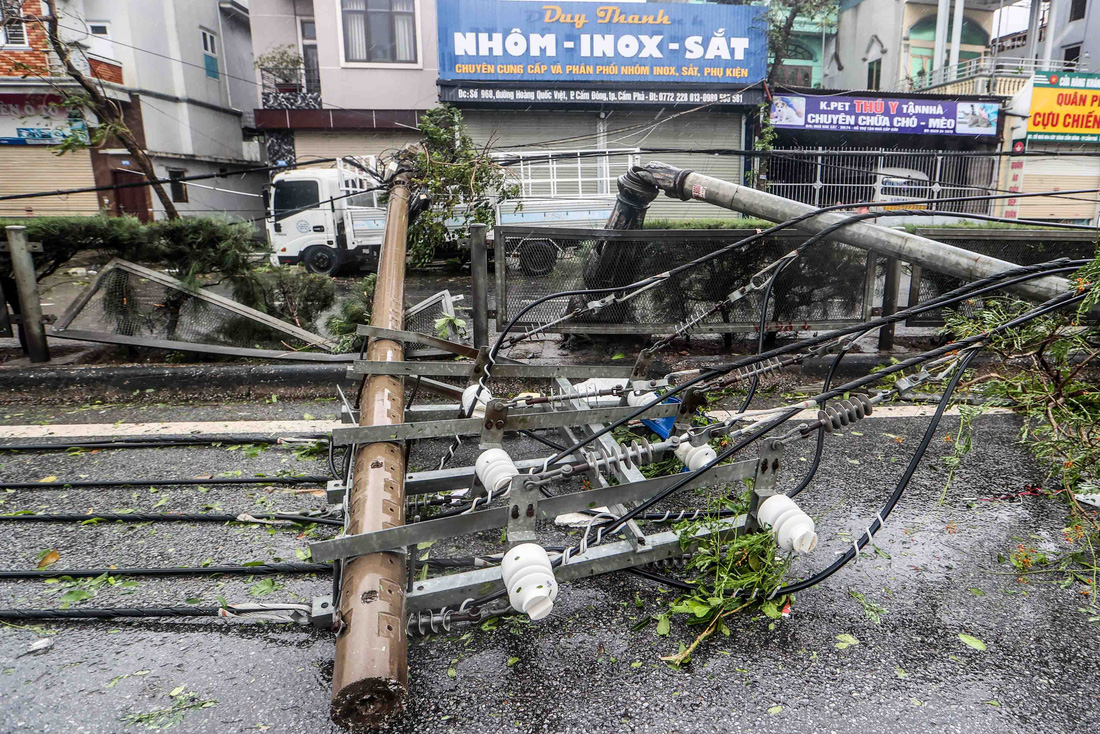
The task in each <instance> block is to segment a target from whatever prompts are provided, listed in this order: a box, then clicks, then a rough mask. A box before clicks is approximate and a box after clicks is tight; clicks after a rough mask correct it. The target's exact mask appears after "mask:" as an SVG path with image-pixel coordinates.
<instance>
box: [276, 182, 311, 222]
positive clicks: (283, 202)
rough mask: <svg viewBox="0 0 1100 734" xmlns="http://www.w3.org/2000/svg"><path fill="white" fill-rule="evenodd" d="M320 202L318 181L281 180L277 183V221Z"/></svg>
mask: <svg viewBox="0 0 1100 734" xmlns="http://www.w3.org/2000/svg"><path fill="white" fill-rule="evenodd" d="M318 204H320V196H319V194H318V186H317V182H316V181H279V182H277V183H276V184H275V207H274V214H275V221H279V220H280V219H286V218H287V217H289V216H291V215H292V214H297V213H298V212H300V211H302V210H304V209H310V208H312V207H315V206H317V205H318Z"/></svg>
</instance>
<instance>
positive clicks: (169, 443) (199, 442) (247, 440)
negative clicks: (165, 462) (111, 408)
mask: <svg viewBox="0 0 1100 734" xmlns="http://www.w3.org/2000/svg"><path fill="white" fill-rule="evenodd" d="M284 438H290V437H288V436H282V437H276V438H272V437H270V436H251V435H239V436H194V437H183V438H165V437H161V436H157V437H156V438H125V437H120V438H110V439H101V440H87V441H46V442H42V443H0V451H40V452H42V451H68V450H70V449H164V448H175V447H187V446H210V445H217V444H226V445H229V446H247V445H249V444H267V445H277V444H280V443H282V442H283V439H284ZM292 438H300V439H304V440H307V441H328V440H329V436H321V435H311V436H293V437H292Z"/></svg>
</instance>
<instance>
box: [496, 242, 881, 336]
mask: <svg viewBox="0 0 1100 734" xmlns="http://www.w3.org/2000/svg"><path fill="white" fill-rule="evenodd" d="M753 234H755V231H753V230H636V231H615V230H565V229H550V228H534V227H532V228H522V227H498V228H497V230H496V245H495V247H496V252H497V253H498V256H497V258H496V282H497V289H498V292H497V296H498V301H497V302H498V304H499V305H498V311H497V328H498V329H503V327H504V326H505V325H506V324H507V323H508V322H509V321H510V320H511V319H512V318H515V317H517V316H519V320H518V322H517V326H518V327H520V328H522V329H524V330H526V331H537V330H541V329H542V325H544V324H547V323H548V322H551V321H553V320H554V319H557V318H560V317H561V316H562V315H564V314H565V313H566V312H567V311H569V310H571V309H572V308H574V307H575V306H576V305H577V304H578V303H584V302H587V301H590V300H594V299H595V298H596V297H597V296H574V297H560V298H553V299H550V300H547V301H545V302H543V303H540V304H538V305H536V306H534V307H533V308H531V309H530V310H529V311H527V312H526V313H524V314H523V315H522V316H520V313H521V312H522V311H523V310H524V309H525V308H527V307H528V306H530V305H531V304H532V303H534V302H536V301H538V300H539V299H540V298H543V297H545V296H547V295H550V294H552V293H557V292H560V291H569V290H583V289H591V288H613V287H620V286H626V285H629V284H631V283H634V282H636V281H639V280H642V279H643V278H646V277H648V276H651V275H655V274H658V273H662V272H665V271H667V270H670V269H672V268H674V267H676V266H677V265H681V264H683V263H686V262H689V261H692V260H695V259H697V258H699V257H702V256H704V255H707V254H709V253H712V252H714V251H716V250H719V249H721V248H723V247H726V246H728V245H731V244H733V243H736V242H738V241H739V240H742V239H745V238H747V237H750V236H751V235H753ZM804 240H805V237H804V236H802V237H799V236H785V237H769V238H765V239H764V240H762V241H757V242H754V243H752V244H749V245H747V246H745V247H744V248H742V249H738V250H736V251H733V252H730V253H728V254H725V255H722V256H720V257H717V258H715V259H713V260H710V261H708V262H705V263H703V264H701V265H699V266H697V267H694V268H691V269H689V270H687V271H685V272H683V273H679V274H677V275H674V276H672V277H671V278H669V279H668V280H667V281H665V282H663V283H662V284H661V285H659V286H657V287H655V288H650V289H647V290H645V291H644V292H643V293H641V294H639V295H638V296H636V297H634V298H632V299H631V300H629V301H627V302H625V303H618V304H613V305H611V306H608V307H605V308H603V309H602V310H600V311H599V312H597V313H592V314H587V315H584V316H581V317H579V318H577V319H575V320H571V321H569V322H567V323H562V324H559V325H556V326H553V327H552V328H550V329H548V330H551V331H558V332H563V333H592V334H597V333H599V334H668V333H672V332H675V331H676V330H677V328H678V326H679V325H680V324H683V323H684V322H685V321H688V320H690V319H692V318H694V317H695V316H697V315H698V314H700V313H701V312H704V311H706V310H708V309H710V308H711V307H712V306H714V305H715V304H716V303H718V302H720V301H722V300H723V299H725V298H726V297H727V296H728V295H729V294H730V293H731V292H732V291H734V290H736V289H738V288H741V287H742V286H745V285H747V284H748V283H749V282H750V280H751V278H752V276H753V275H754V274H755V273H757V272H758V271H759V270H760V269H761V268H763V267H764V266H766V265H767V264H768V263H771V262H773V261H775V260H776V259H778V258H780V257H782V256H783V255H785V254H786V253H788V252H790V251H791V250H792V249H793V248H794V247H795V246H796V245H797V244H798V243H799V242H802V241H804ZM873 287H874V282H873V270H872V271H871V272H870V273H869V269H868V256H867V253H866V252H865V251H863V250H860V249H858V248H854V247H849V246H847V245H841V244H837V243H832V242H821V243H819V244H817V245H815V246H813V247H811V248H809V249H808V250H807V251H806V252H805V253H804V254H803V255H802V257H800V258H798V259H797V260H795V261H794V262H793V263H792V264H791V265H790V266H789V267H788V268H787V269H786V270H785V271H784V272H783V273H782V274H781V275H780V276H779V277H778V278H777V279H776V282H775V285H774V288H773V292H772V298H771V299H770V302H769V306H768V325H767V330H768V331H794V330H807V329H817V328H830V327H831V326H836V325H841V324H848V323H855V322H859V321H862V320H863V319H864V318H866V317H867V316H868V315H869V313H870V302H869V300H870V299H869V294H870V293H873ZM760 304H761V292H760V291H755V292H753V293H751V294H750V295H749V296H747V297H745V298H743V299H741V300H740V301H738V302H736V303H734V304H733V305H731V306H729V307H727V308H725V309H723V310H721V311H719V312H717V313H715V314H713V315H711V316H708V317H707V318H706V319H704V320H703V321H702V323H701V324H700V325H699V326H698V327H696V328H693V329H692V331H695V332H709V333H730V332H738V331H752V330H755V329H756V328H757V327H758V322H759V318H760V313H759V309H760Z"/></svg>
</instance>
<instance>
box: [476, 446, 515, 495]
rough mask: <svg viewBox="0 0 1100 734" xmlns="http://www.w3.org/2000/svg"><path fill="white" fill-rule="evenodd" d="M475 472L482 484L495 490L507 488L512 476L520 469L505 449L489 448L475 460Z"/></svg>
mask: <svg viewBox="0 0 1100 734" xmlns="http://www.w3.org/2000/svg"><path fill="white" fill-rule="evenodd" d="M474 472H475V473H476V474H477V478H478V479H480V480H481V483H482V485H484V486H485V487H486V488H487V489H491V490H493V491H494V492H499V491H501V490H503V489H507V488H508V485H509V484H511V482H512V477H514V476H518V475H519V469H517V468H516V465H515V462H513V461H512V457H511V456H509V455H508V452H507V451H505V450H504V449H487V450H485V451H482V452H481V456H479V457H477V461H475V462H474Z"/></svg>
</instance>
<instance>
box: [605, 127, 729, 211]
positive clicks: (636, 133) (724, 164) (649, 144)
mask: <svg viewBox="0 0 1100 734" xmlns="http://www.w3.org/2000/svg"><path fill="white" fill-rule="evenodd" d="M668 116H669V113H668V112H667V111H665V112H662V113H660V114H659V115H658V114H657V113H654V112H645V113H643V112H630V113H620V112H616V113H614V114H612V115H611V116H610V117H609V118H608V120H607V128H608V135H607V147H609V148H616V147H624V148H626V147H639V148H689V149H690V148H733V149H738V148H740V147H741V124H742V119H743V118H742V115H741V114H740V113H730V114H722V113H716V112H689V113H688V114H686V115H681V116H679V117H676V118H673V119H670V120H668V121H667V122H661V123H659V124H656V125H653V123H656V122H657V121H658V120H661V119H663V118H666V117H668ZM638 125H641V127H638V128H637V129H635V130H627V131H624V132H622V133H618V134H616V133H615V132H614V131H615V130H623V129H624V128H634V127H635V126H638ZM651 161H661V162H662V163H668V164H669V165H673V166H677V167H679V168H690V169H691V170H693V171H696V172H698V173H703V174H706V175H707V176H714V177H715V178H720V179H722V180H723V181H731V182H733V183H741V157H740V156H715V155H698V154H691V153H644V154H642V156H641V162H642V165H645V164H646V163H649V162H651ZM737 216H738V214H737V213H735V212H731V211H729V210H727V209H720V208H719V207H716V206H712V205H710V204H703V203H700V202H695V201H687V202H683V201H677V200H674V199H670V198H668V197H667V196H659V197H657V199H656V201H654V202H653V204H651V205H650V207H649V213H648V214H647V215H646V219H647V220H653V219H734V218H736V217H737Z"/></svg>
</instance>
